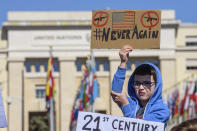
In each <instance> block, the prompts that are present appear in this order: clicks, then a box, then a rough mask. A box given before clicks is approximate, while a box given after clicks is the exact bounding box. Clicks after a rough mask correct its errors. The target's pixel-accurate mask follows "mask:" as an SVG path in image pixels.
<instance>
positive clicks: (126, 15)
mask: <svg viewBox="0 0 197 131" xmlns="http://www.w3.org/2000/svg"><path fill="white" fill-rule="evenodd" d="M124 16H134V14H133V15H127V14H124Z"/></svg>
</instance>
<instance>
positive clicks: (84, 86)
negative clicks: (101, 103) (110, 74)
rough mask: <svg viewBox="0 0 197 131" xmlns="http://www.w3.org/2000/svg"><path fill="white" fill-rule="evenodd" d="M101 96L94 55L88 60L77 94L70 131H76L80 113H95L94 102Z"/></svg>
mask: <svg viewBox="0 0 197 131" xmlns="http://www.w3.org/2000/svg"><path fill="white" fill-rule="evenodd" d="M98 96H99V85H98V81H97V77H96V68H95V59H94V56H93V54H92V55H91V56H90V57H89V58H88V60H87V64H86V65H85V70H84V72H83V77H82V80H81V84H80V88H79V90H78V92H77V95H76V98H75V101H74V105H73V109H72V112H71V118H70V119H71V121H70V131H75V130H76V125H77V118H78V113H79V111H89V112H94V101H95V99H96V98H97V97H98Z"/></svg>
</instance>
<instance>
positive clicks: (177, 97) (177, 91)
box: [174, 89, 180, 117]
mask: <svg viewBox="0 0 197 131" xmlns="http://www.w3.org/2000/svg"><path fill="white" fill-rule="evenodd" d="M179 97H180V96H179V90H178V89H177V90H176V101H175V108H174V117H178V116H179Z"/></svg>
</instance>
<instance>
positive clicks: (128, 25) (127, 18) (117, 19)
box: [112, 11, 135, 30]
mask: <svg viewBox="0 0 197 131" xmlns="http://www.w3.org/2000/svg"><path fill="white" fill-rule="evenodd" d="M134 26H135V12H134V11H128V12H113V13H112V30H133V29H134Z"/></svg>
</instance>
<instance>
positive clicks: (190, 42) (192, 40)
mask: <svg viewBox="0 0 197 131" xmlns="http://www.w3.org/2000/svg"><path fill="white" fill-rule="evenodd" d="M185 41H186V46H197V35H189V36H186V37H185Z"/></svg>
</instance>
